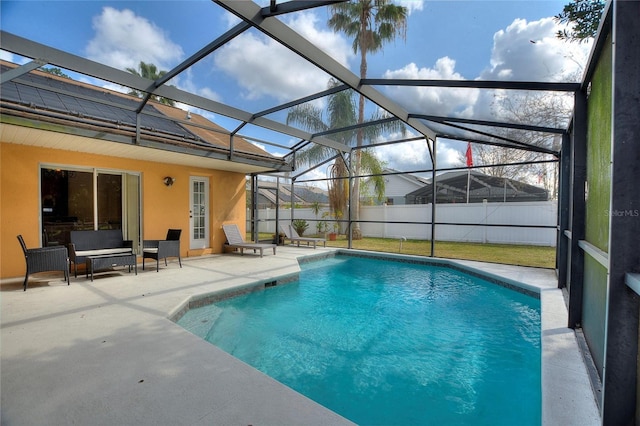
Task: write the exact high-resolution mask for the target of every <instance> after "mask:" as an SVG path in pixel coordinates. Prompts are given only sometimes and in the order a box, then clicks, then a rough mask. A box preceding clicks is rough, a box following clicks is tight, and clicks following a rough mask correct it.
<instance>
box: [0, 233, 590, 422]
mask: <svg viewBox="0 0 640 426" xmlns="http://www.w3.org/2000/svg"><path fill="white" fill-rule="evenodd" d="M334 251H335V248H322V247H318V248H317V250H314V249H312V248H310V249H307V248H303V247H300V248H298V247H295V246H291V245H288V246H282V247H279V248H278V255H277V256H273V255H269V256H264V258H260V257H258V256H252V255H250V254H246V253H245V256H240V255H238V254H224V255H210V256H199V257H193V258H186V259H183V262H182V267H180V266H179V265H178V263H177V262H171V263H169V265H168V266H166V267H162V268H161V269H160V272H156V270H155V268H151V269H149V270H146V271H138V275H134V274H128V273H126V271H120V270H118V271H114V272H112V273H109V274H100V276H99V277H97V278H96V279H95V281H94V282H89V281H88V280H86V279H85V278H84V277H79V278H77V279H72V280H71V285H67V283H66V282H64V281H62V280H61V279H60V277H59V274H52V275H54V276H55V277H54V276H51V277H50V274H45V275H44V276H42V277H41V278H38V277H37V276H36V277H34V278H30V285H29V289H28V290H27V291H26V292H23V291H22V280H23V277H15V279H12V280H11V281H9V280H3V281H2V282H0V284H1V288H0V289H1V290H2V292H1V293H0V303H1V307H2V309H0V315H1V317H0V318H1V320H0V338H1V340H2V351H1V353H0V357H1V362H2V371H1V373H2V374H1V376H0V377H1V386H2V390H3V392H2V393H1V394H0V397H1V402H0V403H1V406H2V410H1V411H0V413H1V419H0V420H1V423H3V424H4V423H7V424H13V423H15V424H72V423H76V424H123V425H124V424H136V425H157V424H191V425H205V424H213V423H216V424H265V425H268V424H273V425H281V424H305V425H308V426H311V425H318V426H320V425H327V424H331V425H338V424H345V425H346V424H352V422H349V421H348V420H347V419H344V418H342V417H340V416H338V415H337V414H335V413H334V412H332V411H330V410H327V409H326V408H325V407H322V406H320V405H318V404H317V403H315V402H313V401H311V400H309V399H308V398H306V397H304V396H302V395H300V394H298V393H296V392H294V391H293V390H291V389H290V388H287V387H286V386H285V385H283V384H281V383H279V382H276V381H275V380H273V379H271V378H269V377H268V376H265V375H264V374H262V373H260V372H259V371H258V370H256V369H254V368H253V367H250V366H248V365H247V364H244V363H242V362H241V361H239V360H237V359H235V358H233V357H231V356H230V355H228V354H227V353H225V352H223V351H222V350H220V349H218V348H216V347H215V346H214V345H211V344H209V343H207V342H206V341H204V340H203V339H201V338H200V337H197V336H196V335H194V334H192V333H190V332H188V331H186V330H184V329H183V328H181V327H180V326H178V325H176V324H175V323H174V322H172V321H170V320H169V319H168V318H167V315H168V314H171V313H176V312H177V311H178V309H179V308H180V307H184V304H185V302H186V301H188V300H197V299H198V298H199V297H202V295H204V294H211V293H214V294H215V293H218V294H220V293H221V292H220V291H218V290H221V289H234V288H235V289H236V290H238V289H243V290H245V291H246V290H250V289H251V288H252V287H254V288H255V287H256V285H257V286H262V287H264V286H268V285H272V284H273V282H274V277H285V276H295V275H296V274H298V273H299V272H300V266H299V262H298V259H301V261H304V259H305V258H306V257H308V256H310V255H315V254H324V253H332V252H334ZM349 253H350V254H357V253H358V251H356V250H350V251H349ZM364 253H366V254H367V255H378V254H377V253H375V252H364ZM385 254H386V253H385ZM391 256H394V255H393V254H390V255H389V256H388V257H391ZM401 256H404V255H401ZM312 257H315V256H312ZM410 258H412V257H410ZM412 259H413V258H412ZM422 259H424V260H429V261H433V260H436V261H437V262H453V263H454V264H456V265H461V266H463V267H471V268H476V269H479V270H481V271H483V273H485V274H486V273H491V274H492V275H496V276H498V277H500V279H501V280H503V281H504V279H505V278H506V279H507V280H514V281H516V282H523V283H526V284H527V285H532V286H534V287H537V288H540V289H541V290H540V293H541V304H542V309H543V310H542V328H543V333H544V335H543V348H544V351H543V364H542V365H543V371H544V372H545V373H543V374H544V375H543V378H542V382H543V389H544V390H545V391H544V392H543V422H542V424H543V425H545V426H546V425H556V424H563V425H576V426H578V425H580V426H583V425H585V426H586V425H589V426H590V425H596V424H600V423H601V422H600V420H599V414H598V411H597V408H596V406H595V402H594V397H593V392H592V391H591V388H590V382H589V380H588V375H587V373H586V369H585V367H584V362H583V360H582V357H581V352H580V350H579V349H578V345H577V343H576V339H575V333H574V332H573V330H570V329H568V328H566V324H567V312H566V308H565V304H564V299H563V296H562V291H561V290H559V289H557V278H556V277H555V273H554V272H553V271H552V270H548V269H541V268H523V267H515V266H509V265H502V264H488V263H482V262H473V261H462V260H448V259H432V258H428V259H427V258H424V257H423V258H422ZM536 280H537V281H536ZM547 306H548V307H549V309H547V308H546V307H547ZM547 342H549V344H547ZM554 369H555V371H554ZM547 377H548V378H547ZM587 413H588V414H587Z"/></svg>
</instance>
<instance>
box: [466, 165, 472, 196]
mask: <svg viewBox="0 0 640 426" xmlns="http://www.w3.org/2000/svg"><path fill="white" fill-rule="evenodd" d="M470 183H471V168H469V167H467V204H469V184H470Z"/></svg>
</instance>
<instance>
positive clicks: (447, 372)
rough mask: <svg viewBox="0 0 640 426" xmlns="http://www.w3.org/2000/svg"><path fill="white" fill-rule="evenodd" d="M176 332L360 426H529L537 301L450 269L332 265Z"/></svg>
mask: <svg viewBox="0 0 640 426" xmlns="http://www.w3.org/2000/svg"><path fill="white" fill-rule="evenodd" d="M178 323H179V324H180V325H182V326H183V327H185V328H187V329H189V330H191V331H192V332H194V333H196V334H198V335H200V336H201V337H203V338H205V339H206V340H207V341H209V342H211V343H213V344H214V345H216V346H218V347H220V348H221V349H223V350H224V351H226V352H228V353H230V354H232V355H233V356H235V357H237V358H239V359H241V360H243V361H245V362H246V363H248V364H250V365H252V366H254V367H255V368H257V369H258V370H260V371H262V372H264V373H266V374H267V375H269V376H271V377H273V378H275V379H276V380H278V381H280V382H282V383H284V384H286V385H287V386H289V387H291V388H293V389H295V390H296V391H298V392H300V393H302V394H304V395H306V396H307V397H309V398H311V399H313V400H315V401H316V402H318V403H320V404H322V405H324V406H325V407H328V408H329V409H331V410H333V411H335V412H337V413H339V414H341V415H342V416H344V417H346V418H348V419H350V420H352V421H354V422H356V423H359V424H362V425H373V424H380V425H539V424H540V422H541V415H540V406H541V397H540V303H539V300H537V299H535V298H533V297H531V296H528V295H525V294H522V293H519V292H516V291H513V290H509V289H507V288H504V287H502V286H499V285H496V284H493V283H490V282H487V281H484V280H482V279H479V278H476V277H474V276H471V275H467V274H464V273H461V272H458V271H456V270H453V269H450V268H446V267H440V266H427V265H416V264H408V263H400V262H389V261H381V260H377V259H367V258H359V257H350V256H338V257H336V258H330V259H325V260H322V261H318V262H311V263H307V264H303V265H302V272H301V274H300V280H299V282H295V283H290V284H286V285H280V286H276V287H272V288H267V289H265V290H264V291H259V292H255V293H250V294H247V295H243V296H239V297H235V298H232V299H227V300H224V301H221V302H217V303H215V304H213V305H209V306H205V307H203V308H198V309H192V310H190V311H188V312H187V313H186V314H185V315H184V316H183V317H182V318H181V319H180V320H179V321H178Z"/></svg>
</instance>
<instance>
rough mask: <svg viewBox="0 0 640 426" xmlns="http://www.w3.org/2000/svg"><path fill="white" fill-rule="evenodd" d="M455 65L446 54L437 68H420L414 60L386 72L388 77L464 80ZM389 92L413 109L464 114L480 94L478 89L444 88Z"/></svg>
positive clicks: (426, 111) (420, 88)
mask: <svg viewBox="0 0 640 426" xmlns="http://www.w3.org/2000/svg"><path fill="white" fill-rule="evenodd" d="M455 66H456V61H455V60H453V59H451V58H449V57H446V56H445V57H443V58H440V59H438V60H437V61H436V63H435V66H434V67H433V68H424V67H423V68H418V66H417V65H416V64H415V63H410V64H408V65H406V66H405V67H404V68H401V69H398V70H388V71H386V72H385V73H384V78H389V79H394V78H395V79H413V80H416V79H423V80H431V79H434V80H462V79H463V77H462V75H460V74H459V73H457V72H456V71H455ZM387 92H388V93H389V95H390V96H391V97H392V98H393V99H396V100H397V102H399V103H400V104H401V105H403V106H405V107H407V108H408V109H409V110H410V111H420V112H422V113H424V114H434V115H450V114H454V113H456V112H457V113H460V112H462V111H463V110H464V109H465V108H467V107H468V105H470V104H473V103H474V102H475V100H476V98H477V96H478V91H477V90H473V89H453V88H442V87H415V88H407V87H389V88H388V89H387Z"/></svg>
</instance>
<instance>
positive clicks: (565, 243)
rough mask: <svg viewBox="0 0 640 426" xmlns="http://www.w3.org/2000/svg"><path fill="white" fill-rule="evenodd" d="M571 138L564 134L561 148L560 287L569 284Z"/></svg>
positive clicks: (559, 165)
mask: <svg viewBox="0 0 640 426" xmlns="http://www.w3.org/2000/svg"><path fill="white" fill-rule="evenodd" d="M570 150H571V140H570V138H569V135H568V134H564V135H563V136H562V148H561V150H560V164H558V166H557V167H558V168H559V169H560V170H559V171H560V173H559V175H560V176H559V180H560V182H559V187H560V191H559V194H558V235H557V237H556V247H557V250H556V272H557V274H558V287H559V288H566V286H567V269H568V265H569V256H570V251H569V238H568V236H567V235H565V231H569V223H570V221H569V213H570V210H571V193H570V190H571V181H570V178H571V153H570Z"/></svg>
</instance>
